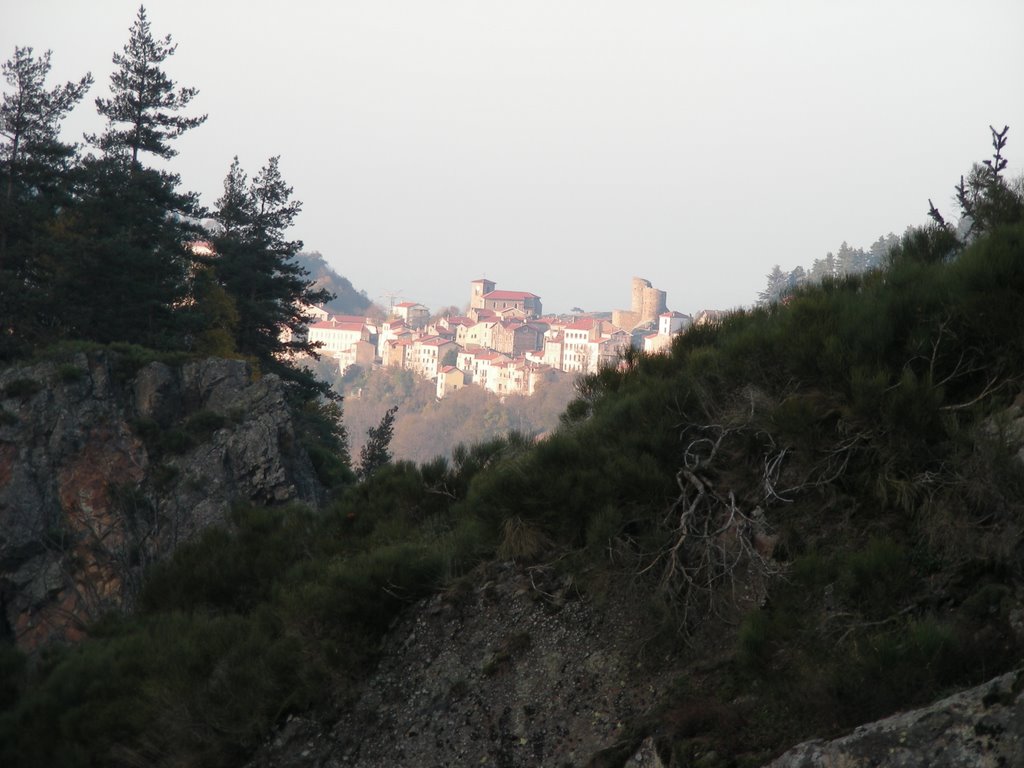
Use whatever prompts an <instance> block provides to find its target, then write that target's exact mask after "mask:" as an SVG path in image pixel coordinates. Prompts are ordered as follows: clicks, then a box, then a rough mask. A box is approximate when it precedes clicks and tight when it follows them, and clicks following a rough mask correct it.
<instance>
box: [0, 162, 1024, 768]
mask: <svg viewBox="0 0 1024 768" xmlns="http://www.w3.org/2000/svg"><path fill="white" fill-rule="evenodd" d="M992 183H993V184H994V185H998V189H999V191H1000V194H1001V193H1002V191H1004V190H1005V189H1007V188H1006V187H1005V185H1002V181H1001V179H999V178H998V176H997V177H995V180H994V181H993V182H992ZM1012 201H1015V202H1014V203H1013V204H1008V203H1007V201H1006V200H1005V199H1004V200H1002V203H1001V207H1000V209H999V212H998V216H991V217H989V218H988V219H986V220H984V221H979V222H978V224H979V226H977V227H976V234H974V235H973V236H972V237H971V240H970V242H969V243H968V244H966V245H965V244H963V243H962V242H961V241H960V240H958V239H957V235H956V233H955V232H954V231H953V230H952V228H950V227H948V226H944V225H943V224H941V223H937V224H936V225H935V226H933V227H930V228H928V229H923V230H916V231H912V232H910V233H908V234H907V235H906V236H904V238H903V239H902V241H901V243H900V244H899V246H898V247H897V248H896V249H895V250H894V251H893V253H892V256H891V263H890V265H889V266H888V267H887V268H886V269H884V270H881V271H874V272H870V273H867V274H865V275H862V276H854V277H846V278H843V279H837V280H826V281H824V282H823V283H822V285H820V286H815V287H809V288H806V289H804V290H801V291H798V292H797V293H796V294H795V295H793V296H792V297H791V298H790V299H789V300H788V301H787V303H785V304H773V305H769V306H764V307H759V308H756V309H753V310H750V311H747V312H738V313H735V314H733V315H731V316H729V317H727V318H726V319H725V320H724V321H723V322H721V323H720V324H718V325H713V326H705V327H700V328H694V329H692V330H691V331H689V332H688V333H686V334H684V335H683V336H681V337H680V338H679V339H678V340H677V341H676V343H675V345H674V347H673V349H672V354H671V355H668V356H644V355H642V354H634V355H631V356H629V357H627V359H626V360H624V361H623V366H622V367H621V368H620V369H618V370H612V369H608V370H603V371H601V372H600V373H598V374H596V375H593V376H590V377H587V378H585V379H583V380H582V381H581V383H580V386H579V394H580V397H579V398H578V399H577V400H575V401H574V402H573V403H572V404H571V405H570V407H569V408H568V410H567V411H566V414H565V416H564V418H563V424H562V426H561V428H560V429H559V430H557V431H556V432H555V434H553V435H551V436H550V437H549V438H548V439H546V440H544V441H542V442H540V443H538V444H534V443H533V442H532V441H529V440H526V439H524V438H522V437H520V436H518V435H516V434H512V435H510V436H509V437H508V438H505V439H501V440H494V441H491V442H488V443H485V444H480V445H477V446H475V447H472V448H466V447H464V446H460V447H458V448H456V449H455V450H454V451H453V452H452V457H451V459H450V460H447V459H444V458H439V459H437V460H434V461H432V462H428V463H425V464H422V465H419V466H417V465H414V464H412V463H409V462H398V463H391V464H385V465H384V466H382V467H379V468H377V470H376V471H375V472H373V473H372V474H371V475H370V476H369V477H368V478H367V479H366V480H365V481H363V482H361V483H359V484H356V485H350V486H348V487H347V489H346V490H345V491H344V492H343V494H342V495H341V496H340V497H339V498H337V499H336V500H335V502H334V503H333V504H332V505H331V506H330V507H329V508H328V509H326V510H322V511H321V512H318V513H313V512H310V511H308V510H305V509H301V508H294V507H289V508H284V509H249V508H239V509H238V510H237V511H236V517H235V527H234V529H233V530H231V531H224V530H211V531H209V532H207V533H206V535H205V536H203V537H202V538H201V539H199V540H198V541H196V542H195V543H194V544H192V545H190V546H187V547H185V548H183V549H182V550H180V551H179V552H178V554H177V555H176V556H175V558H174V559H173V561H171V562H169V563H166V564H164V565H161V566H159V567H157V568H156V569H155V570H154V571H153V572H152V573H151V574H150V576H149V579H148V583H147V586H146V588H145V592H144V594H143V595H142V599H141V605H140V610H139V611H138V613H137V614H136V615H134V616H130V617H111V618H110V619H108V620H107V621H105V622H102V623H101V624H100V625H98V626H94V627H92V629H91V638H90V639H89V640H87V641H86V642H84V643H82V644H81V645H79V646H78V647H75V648H64V649H53V650H52V651H51V652H49V653H48V654H46V655H45V656H43V657H42V658H40V659H38V660H36V661H35V662H34V663H32V664H26V663H25V660H24V659H22V658H21V657H20V656H19V655H18V654H17V653H16V652H14V651H13V650H12V649H10V648H6V649H4V650H3V653H2V655H0V674H2V678H0V707H2V710H0V745H2V747H0V750H2V751H0V761H3V763H4V764H46V765H100V764H103V765H109V764H125V765H136V764H141V763H147V762H148V763H152V764H167V765H170V764H183V763H189V762H191V763H196V764H203V765H230V764H233V763H236V762H237V761H238V759H239V757H240V756H241V755H243V754H245V753H246V752H247V751H248V750H250V749H251V748H252V747H253V746H254V745H255V744H257V743H258V741H259V740H260V739H261V738H262V737H263V736H265V735H266V733H267V732H268V731H269V729H270V728H271V727H272V726H273V724H274V723H275V722H277V721H279V720H280V718H281V717H282V716H283V715H285V714H287V713H288V712H292V711H297V710H301V709H304V708H308V707H311V706H343V705H344V702H345V700H346V698H347V697H349V696H350V695H351V694H352V692H353V691H354V690H355V686H357V685H358V681H359V679H360V677H361V676H362V675H364V674H365V670H366V669H367V668H368V667H369V666H370V665H371V663H372V659H373V656H374V653H375V652H376V650H377V648H378V643H379V641H380V639H381V637H382V636H383V634H384V632H385V631H386V628H387V626H388V624H389V622H390V621H391V619H392V618H393V616H394V615H395V614H396V612H398V611H400V610H402V609H403V608H404V607H405V606H407V605H409V604H410V603H411V602H413V601H415V600H416V599H417V598H419V597H420V596H422V595H424V594H427V593H429V592H430V591H432V590H436V589H439V588H442V587H443V586H444V585H445V584H448V583H450V581H451V580H452V579H453V578H457V577H459V576H461V575H463V574H465V573H466V572H467V571H469V569H471V567H472V566H473V565H474V564H475V563H476V562H478V561H480V560H481V559H484V558H490V557H493V556H499V557H503V558H519V559H538V558H539V559H546V558H551V559H554V558H556V557H558V558H559V562H560V567H565V568H572V569H574V570H575V571H576V572H577V573H578V574H579V575H580V576H581V579H580V582H581V583H582V584H584V585H589V587H588V588H589V589H590V591H591V593H593V594H597V593H599V592H600V590H601V584H602V583H603V581H604V580H607V579H608V578H618V579H631V580H633V581H634V582H635V583H636V585H637V586H638V588H640V589H641V590H642V591H643V593H645V594H647V595H648V596H649V600H650V610H651V613H650V615H651V621H650V623H649V625H648V626H647V627H645V628H642V631H641V632H640V633H639V634H640V635H642V636H643V637H642V638H641V639H642V640H643V641H644V642H646V643H648V644H653V647H658V644H671V645H672V646H673V647H675V648H677V649H678V648H679V647H684V648H685V647H688V648H689V651H687V653H688V654H689V656H690V657H691V659H692V660H693V661H694V662H695V663H694V664H693V665H692V666H690V667H689V668H688V670H687V672H686V673H685V674H683V675H681V676H680V679H679V683H678V686H677V693H676V695H675V696H674V697H673V698H672V699H671V700H669V701H666V702H665V706H664V708H663V710H662V711H659V712H655V713H650V715H649V716H648V717H647V718H646V719H644V720H643V721H640V722H637V723H633V724H632V729H631V733H632V734H633V735H634V736H635V737H639V736H640V735H643V734H647V733H653V734H655V735H656V736H657V737H658V743H659V745H660V748H661V749H662V750H663V752H664V753H665V754H666V755H668V754H673V755H675V757H676V758H677V759H679V760H682V759H690V758H694V757H696V756H698V755H700V756H702V759H703V760H704V761H705V764H707V765H723V766H725V765H755V764H759V763H760V761H762V760H764V759H765V758H766V757H768V756H770V755H771V754H772V753H773V752H775V751H778V750H780V749H782V748H783V747H785V746H786V745H788V744H790V743H792V742H794V741H796V740H798V739H800V738H804V737H808V736H810V735H826V734H828V733H833V732H836V731H839V730H842V729H844V728H848V727H851V726H852V725H854V724H856V723H859V722H863V721H865V720H869V719H872V718H875V717H878V716H881V715H883V714H885V713H887V712H891V711H893V710H894V709H896V708H901V707H906V706H909V705H912V704H915V703H919V702H922V701H924V700H927V699H931V698H933V697H935V696H936V695H938V693H940V692H941V691H944V690H946V689H948V688H949V687H951V686H958V685H963V684H966V683H970V682H974V681H978V680H981V679H984V678H986V677H988V676H991V675H994V674H995V673H997V672H999V671H1001V670H1004V669H1006V668H1008V667H1009V666H1011V665H1013V664H1016V663H1019V660H1020V656H1021V650H1022V648H1021V638H1020V636H1019V635H1018V633H1016V632H1015V631H1014V628H1013V625H1012V624H1013V619H1012V617H1013V616H1014V615H1018V614H1019V612H1020V610H1021V606H1020V603H1019V599H1018V597H1017V594H1018V592H1019V589H1020V587H1021V586H1022V585H1024V573H1022V572H1021V565H1020V557H1019V552H1020V548H1021V546H1022V543H1024V538H1022V536H1024V525H1022V521H1024V501H1022V500H1024V473H1022V469H1021V466H1020V460H1019V458H1017V457H1016V456H1015V451H1016V449H1017V448H1018V447H1019V446H1018V445H1017V444H1016V443H1019V442H1020V441H1021V440H1020V436H1019V435H1017V434H1016V430H1018V429H1019V428H1020V422H1019V421H1015V419H1018V418H1019V417H1020V415H1021V414H1020V410H1019V407H1020V403H1019V398H1020V396H1021V379H1020V371H1021V370H1024V316H1022V315H1021V313H1020V307H1021V306H1022V304H1024V202H1022V198H1021V196H1020V195H1019V194H1017V193H1013V194H1012ZM976 210H977V209H976ZM979 231H980V234H977V232H979ZM1015 403H1016V405H1015ZM1015 435H1016V437H1015ZM1015 441H1016V442H1015ZM697 662H699V663H697ZM737 724H743V726H744V727H742V728H738V727H737ZM633 743H634V742H633V741H632V740H629V739H627V740H626V741H624V742H623V743H622V744H620V745H618V746H617V747H616V748H615V749H613V750H612V751H611V753H610V754H609V755H606V756H605V757H606V758H609V759H611V758H613V757H614V756H615V754H623V755H624V754H626V753H627V752H628V750H629V748H630V747H631V746H632V744H633Z"/></svg>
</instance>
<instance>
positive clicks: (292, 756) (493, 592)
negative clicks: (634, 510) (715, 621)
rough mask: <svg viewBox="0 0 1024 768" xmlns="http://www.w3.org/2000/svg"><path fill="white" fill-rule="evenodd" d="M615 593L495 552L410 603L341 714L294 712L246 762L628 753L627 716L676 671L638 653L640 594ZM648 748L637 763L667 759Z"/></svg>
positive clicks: (453, 762) (293, 764) (549, 761)
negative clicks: (492, 559) (635, 599)
mask: <svg viewBox="0 0 1024 768" xmlns="http://www.w3.org/2000/svg"><path fill="white" fill-rule="evenodd" d="M612 600H613V603H614V604H610V605H603V606H600V607H598V606H595V605H594V604H592V603H591V602H590V601H588V600H586V599H584V598H580V597H578V596H577V595H576V592H575V589H574V587H573V585H572V582H571V580H569V579H567V578H565V577H561V576H559V575H557V574H556V573H555V572H554V571H553V570H551V569H539V568H535V569H529V568H524V567H521V566H516V565H512V564H509V563H504V564H492V565H490V566H488V567H487V569H486V571H485V572H484V573H482V574H477V578H476V581H475V583H474V586H472V587H467V589H466V590H465V591H464V592H462V593H461V594H459V593H457V594H452V593H449V594H446V595H438V596H436V597H434V598H431V599H429V600H427V601H426V602H425V603H423V604H421V605H419V606H417V607H415V608H413V609H411V610H409V611H407V612H406V613H405V614H403V616H402V617H401V618H400V619H399V621H398V622H397V623H396V625H395V626H394V627H393V628H392V630H391V631H390V632H389V633H388V639H387V641H386V644H385V647H384V649H383V652H382V656H381V661H380V664H379V666H378V668H377V669H376V671H375V672H374V673H373V675H372V676H371V678H370V679H369V681H368V682H367V683H366V685H365V686H364V687H363V693H362V695H361V696H360V698H359V700H358V701H357V702H355V703H354V705H353V706H351V707H347V708H346V713H345V714H344V715H343V716H342V717H341V719H340V720H339V721H337V722H335V723H333V724H330V725H327V726H325V725H323V724H318V723H316V722H313V721H311V720H306V719H302V718H293V719H291V720H290V721H289V722H288V723H287V724H286V726H285V727H284V728H283V729H282V730H281V731H279V732H278V733H277V734H276V735H275V736H274V737H273V738H272V740H271V742H270V743H269V744H267V745H266V746H265V747H264V748H263V749H262V750H260V752H259V753H258V755H257V756H256V757H255V759H254V760H253V762H252V763H251V764H250V768H271V767H277V768H284V767H287V768H299V767H300V766H302V768H313V767H314V766H318V767H320V768H327V767H329V766H358V767H359V768H385V767H386V768H401V767H402V766H409V768H412V767H414V766H463V765H491V766H502V767H503V768H513V767H518V766H523V767H524V768H525V766H539V765H582V764H584V763H586V762H587V761H588V760H589V759H590V758H591V757H592V756H593V755H594V754H595V753H597V752H600V751H601V750H606V749H608V748H611V747H615V746H620V747H623V748H624V749H625V750H626V751H625V752H624V753H623V758H626V757H628V756H629V747H628V742H629V736H628V735H627V733H626V724H627V723H629V722H630V721H631V720H634V719H635V718H636V717H637V716H638V715H641V714H643V713H644V712H646V711H647V710H648V708H649V707H650V706H651V705H652V704H653V703H654V702H655V701H657V700H658V699H659V698H660V697H661V696H662V695H663V694H664V692H665V687H666V686H667V685H668V684H670V679H671V678H670V676H665V675H659V674H656V673H654V672H652V671H650V670H649V669H647V667H646V665H644V664H641V663H640V655H639V654H640V652H641V649H642V640H643V637H642V634H640V633H638V631H637V628H638V626H642V625H641V624H639V623H638V619H639V616H640V611H639V609H638V606H637V605H636V604H635V603H631V602H630V600H629V598H628V595H620V596H618V597H616V598H613V599H612ZM659 661H661V660H660V659H659ZM641 752H642V750H641ZM651 753H652V754H651V756H650V758H649V760H648V762H646V763H640V762H637V765H641V764H646V765H649V766H657V765H660V761H657V755H656V754H655V753H653V748H652V750H651ZM656 761H657V762H656ZM602 764H603V763H602Z"/></svg>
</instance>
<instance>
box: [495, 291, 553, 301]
mask: <svg viewBox="0 0 1024 768" xmlns="http://www.w3.org/2000/svg"><path fill="white" fill-rule="evenodd" d="M484 298H485V299H498V300H508V301H521V300H523V299H539V298H540V296H538V295H536V294H534V293H527V292H526V291H491V292H490V293H485V294H484Z"/></svg>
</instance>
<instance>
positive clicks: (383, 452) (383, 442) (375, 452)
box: [358, 405, 398, 479]
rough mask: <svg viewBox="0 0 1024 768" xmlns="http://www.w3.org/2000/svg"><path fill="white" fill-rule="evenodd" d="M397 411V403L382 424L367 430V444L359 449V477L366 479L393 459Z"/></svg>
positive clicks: (390, 409)
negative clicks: (392, 439) (393, 438)
mask: <svg viewBox="0 0 1024 768" xmlns="http://www.w3.org/2000/svg"><path fill="white" fill-rule="evenodd" d="M397 411H398V406H397V405H393V406H391V407H390V408H388V410H387V412H386V413H385V414H384V416H383V417H382V418H381V420H380V424H378V425H377V426H376V427H370V428H369V429H368V430H366V438H367V439H366V445H364V446H363V447H362V449H361V450H360V451H359V472H358V474H359V477H361V478H363V479H366V478H367V477H369V476H370V475H372V474H373V473H374V472H376V471H377V470H378V469H380V468H381V467H383V466H384V465H385V464H387V463H388V462H389V461H391V438H392V437H393V436H394V433H395V413H396V412H397Z"/></svg>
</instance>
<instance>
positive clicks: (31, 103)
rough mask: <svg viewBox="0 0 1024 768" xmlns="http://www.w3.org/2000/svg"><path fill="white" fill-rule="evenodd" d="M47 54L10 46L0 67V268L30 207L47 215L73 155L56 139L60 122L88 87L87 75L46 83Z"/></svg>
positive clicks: (25, 231)
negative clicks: (1, 83)
mask: <svg viewBox="0 0 1024 768" xmlns="http://www.w3.org/2000/svg"><path fill="white" fill-rule="evenodd" d="M50 55H51V52H50V51H47V52H46V53H44V54H43V55H42V56H35V55H33V49H32V48H31V47H27V48H18V47H15V49H14V56H13V57H12V58H11V59H9V60H8V61H6V62H4V63H3V64H2V65H0V71H2V73H3V78H4V80H5V81H6V83H7V85H8V86H10V87H11V89H12V90H10V91H9V92H6V93H4V96H3V102H2V103H0V139H2V140H3V141H2V142H0V184H2V193H0V194H2V196H0V269H2V268H3V267H4V266H5V263H6V255H7V248H8V245H9V243H10V242H11V240H12V238H16V237H18V235H19V231H20V235H21V236H22V237H28V236H30V230H31V228H32V226H33V221H32V220H31V216H30V211H34V212H35V213H36V214H37V215H41V216H42V217H43V218H49V217H50V216H52V214H53V211H52V208H51V209H49V210H47V207H46V206H47V204H49V205H51V206H52V205H54V204H56V201H55V192H56V191H57V189H58V188H59V187H61V186H62V185H61V179H62V176H63V174H65V173H66V172H67V166H68V163H69V162H70V160H71V159H72V158H73V156H74V153H75V148H74V146H71V145H68V144H65V143H63V142H62V141H61V140H60V124H61V121H62V120H63V119H64V118H65V117H66V116H67V114H68V113H69V112H70V111H71V110H72V109H74V107H75V106H76V105H77V104H78V102H79V101H81V99H82V97H83V96H84V95H85V92H86V91H87V90H88V89H89V86H91V85H92V75H90V74H86V75H85V76H84V77H83V78H82V79H81V80H79V81H78V82H67V83H65V84H64V85H59V86H56V87H54V88H47V87H46V78H47V75H49V73H50Z"/></svg>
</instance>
